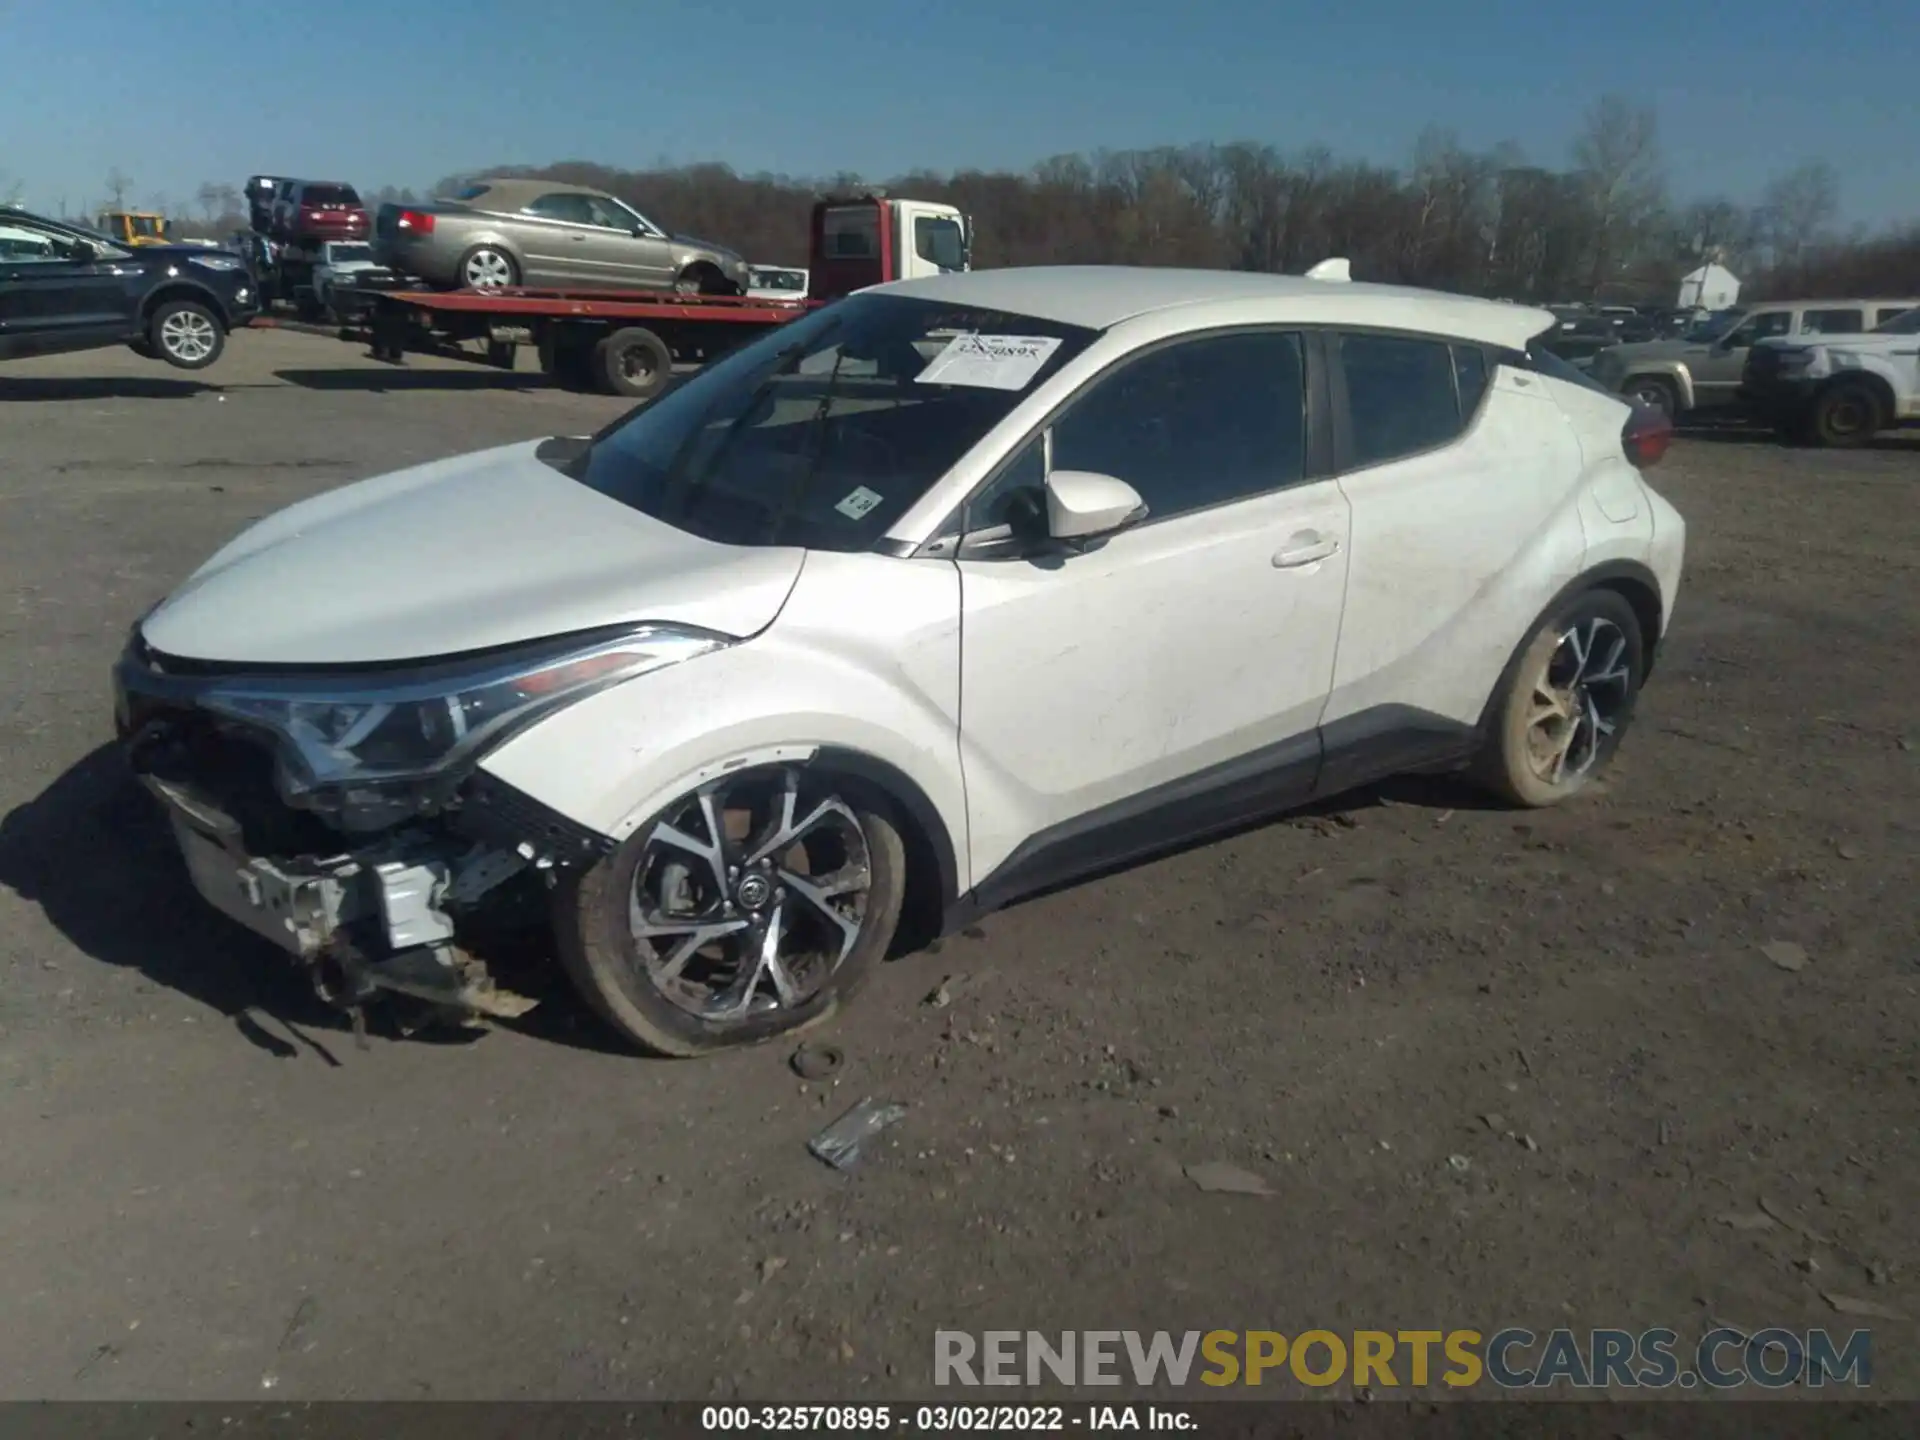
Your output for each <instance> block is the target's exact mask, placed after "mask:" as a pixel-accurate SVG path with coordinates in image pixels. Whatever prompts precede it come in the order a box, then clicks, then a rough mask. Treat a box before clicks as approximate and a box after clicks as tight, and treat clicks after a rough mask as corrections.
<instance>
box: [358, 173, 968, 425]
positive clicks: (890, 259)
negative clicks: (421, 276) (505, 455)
mask: <svg viewBox="0 0 1920 1440" xmlns="http://www.w3.org/2000/svg"><path fill="white" fill-rule="evenodd" d="M810 229H811V238H810V242H809V248H810V251H811V260H810V263H809V267H808V271H809V273H808V281H809V284H808V290H807V292H806V294H805V295H797V296H795V297H794V298H793V299H791V300H773V299H768V298H765V297H759V296H741V295H724V296H723V295H681V294H676V293H673V292H671V291H664V290H663V291H647V290H578V291H571V290H529V289H522V288H505V287H502V288H498V289H491V290H453V291H433V290H426V289H404V288H403V289H383V290H380V291H377V292H376V293H373V294H371V295H368V296H366V297H364V299H365V305H364V313H365V316H366V318H365V321H364V325H365V331H364V333H365V335H366V337H367V340H368V344H369V348H370V349H371V352H372V355H373V358H374V359H376V360H381V361H385V362H387V363H389V364H404V363H405V361H406V356H407V355H408V354H409V353H413V354H430V355H442V356H447V357H450V358H454V359H461V360H472V361H477V362H479V363H481V364H485V365H490V366H493V367H495V368H497V369H502V370H511V369H513V368H514V366H515V364H516V362H517V359H518V352H519V347H520V346H522V345H531V346H533V347H535V348H536V349H537V351H538V352H539V356H540V368H541V369H542V370H543V371H545V372H546V373H547V374H548V375H550V376H552V377H553V378H554V379H555V380H557V381H558V382H559V383H560V384H562V385H564V386H566V387H568V388H569V389H577V390H593V391H598V392H600V393H602V394H607V395H623V396H627V397H628V398H630V399H635V400H651V399H653V398H654V397H655V396H657V395H659V394H660V392H661V391H663V390H665V389H666V388H667V386H668V385H669V384H671V383H672V380H673V367H674V366H675V365H677V364H678V365H687V364H705V363H706V362H707V361H710V360H712V359H714V358H716V357H718V356H720V355H723V354H725V353H726V352H727V351H729V350H732V349H734V348H735V347H736V346H739V345H741V344H743V343H745V342H746V341H749V340H753V339H756V338H757V337H759V336H761V335H763V334H765V333H766V332H767V331H769V330H772V329H774V328H776V327H777V326H781V325H785V324H787V323H788V322H789V321H792V320H796V319H798V318H799V317H800V316H802V315H806V314H808V313H810V312H811V311H813V310H816V309H818V308H819V307H820V306H822V305H826V304H830V303H831V302H832V301H834V300H837V299H839V298H840V297H841V296H843V295H848V294H851V293H852V292H853V291H855V290H859V289H864V288H865V287H867V286H869V285H881V284H885V283H886V282H888V281H890V280H907V279H912V278H914V277H916V276H922V275H938V274H942V273H946V272H950V271H955V270H968V269H971V268H972V265H973V224H972V221H971V219H970V218H969V217H967V216H965V215H962V214H961V213H960V212H959V211H958V210H956V209H955V208H954V207H953V206H951V205H943V204H939V203H936V202H934V201H928V200H903V199H898V198H894V197H890V196H889V195H887V193H886V192H885V191H883V190H871V191H866V192H864V193H860V194H854V195H833V196H826V197H823V198H821V199H820V200H818V201H816V202H815V204H814V207H813V214H812V219H811V222H810ZM343 333H344V334H347V335H353V334H355V333H356V332H353V331H347V332H343ZM476 342H478V343H479V344H481V345H483V346H484V349H483V350H479V351H476V350H475V349H472V348H469V347H471V346H473V345H474V344H475V343H476Z"/></svg>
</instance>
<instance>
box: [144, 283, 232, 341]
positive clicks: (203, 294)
mask: <svg viewBox="0 0 1920 1440" xmlns="http://www.w3.org/2000/svg"><path fill="white" fill-rule="evenodd" d="M175 300H191V301H193V302H194V303H196V304H198V305H202V306H205V307H206V308H207V309H208V310H211V311H212V312H213V318H214V319H215V320H217V321H218V322H219V324H220V328H221V329H222V330H231V329H232V328H233V320H232V318H231V317H230V316H229V315H228V314H227V307H226V305H225V304H223V303H222V302H221V299H220V297H219V296H218V295H216V294H214V293H213V291H211V290H209V289H208V288H207V287H206V286H204V285H196V284H195V283H194V282H193V281H191V280H170V281H168V282H167V283H166V284H165V285H161V286H159V287H158V288H156V289H155V290H154V292H153V293H152V294H151V295H149V296H147V298H146V299H145V300H143V301H141V302H140V324H141V328H143V329H144V328H145V327H146V324H147V322H148V321H150V320H152V319H153V317H154V315H155V313H156V312H158V310H159V309H160V307H161V306H162V305H166V304H169V303H170V302H172V301H175Z"/></svg>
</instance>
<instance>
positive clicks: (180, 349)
mask: <svg viewBox="0 0 1920 1440" xmlns="http://www.w3.org/2000/svg"><path fill="white" fill-rule="evenodd" d="M218 342H219V335H218V333H217V332H216V331H215V330H214V326H213V321H211V320H209V319H208V318H207V317H206V316H205V315H202V314H201V313H200V312H199V311H198V310H176V311H174V312H173V313H172V314H171V315H169V316H167V318H166V319H165V320H163V321H161V322H160V343H161V345H163V346H165V347H166V351H167V353H168V354H169V355H171V356H173V357H174V358H175V359H176V360H183V361H186V362H188V363H190V364H191V363H197V362H199V361H201V360H205V359H206V358H207V357H208V356H209V355H211V354H212V353H213V347H214V346H215V345H216V344H217V343H218Z"/></svg>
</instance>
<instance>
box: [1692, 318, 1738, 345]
mask: <svg viewBox="0 0 1920 1440" xmlns="http://www.w3.org/2000/svg"><path fill="white" fill-rule="evenodd" d="M1746 315H1747V312H1746V311H1744V310H1722V311H1721V312H1720V313H1719V314H1717V315H1709V316H1708V317H1707V318H1706V319H1704V320H1702V321H1701V322H1700V323H1699V324H1698V325H1696V326H1694V327H1693V328H1692V329H1691V330H1689V331H1687V333H1686V335H1685V336H1684V337H1682V338H1684V339H1686V340H1690V341H1692V342H1693V343H1695V344H1698V345H1711V344H1712V343H1713V342H1714V341H1715V340H1718V339H1719V338H1720V337H1721V336H1722V335H1724V334H1726V333H1727V332H1728V331H1729V330H1731V329H1733V327H1734V326H1735V325H1738V324H1739V323H1740V322H1741V321H1742V320H1744V319H1745V318H1746Z"/></svg>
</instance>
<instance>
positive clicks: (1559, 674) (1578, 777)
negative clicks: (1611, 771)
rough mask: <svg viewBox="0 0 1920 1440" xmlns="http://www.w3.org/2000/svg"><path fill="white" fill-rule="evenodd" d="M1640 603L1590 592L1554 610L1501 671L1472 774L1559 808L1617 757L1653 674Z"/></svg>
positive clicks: (1512, 794)
mask: <svg viewBox="0 0 1920 1440" xmlns="http://www.w3.org/2000/svg"><path fill="white" fill-rule="evenodd" d="M1645 655H1646V652H1645V640H1644V638H1643V637H1642V635H1641V633H1640V622H1639V619H1638V618H1637V617H1636V616H1635V615H1634V613H1633V607H1632V606H1631V605H1629V604H1627V602H1626V601H1625V600H1624V599H1623V598H1622V597H1621V596H1619V595H1618V594H1616V593H1615V592H1613V591H1611V590H1589V591H1587V592H1586V593H1584V594H1582V595H1578V596H1576V597H1575V598H1574V599H1572V600H1570V601H1568V602H1567V603H1566V604H1565V605H1563V606H1561V607H1560V609H1559V610H1558V611H1556V612H1555V613H1554V614H1553V615H1551V616H1549V617H1548V618H1547V620H1546V622H1545V623H1544V624H1542V625H1541V626H1540V628H1539V629H1538V630H1536V631H1535V632H1534V635H1533V638H1532V639H1531V640H1530V641H1528V643H1527V648H1526V649H1525V650H1524V651H1523V652H1521V655H1520V658H1519V660H1518V661H1517V662H1516V663H1515V664H1514V665H1513V666H1512V667H1511V669H1510V670H1509V673H1508V674H1507V675H1506V676H1505V677H1503V679H1502V686H1503V690H1502V693H1501V694H1500V696H1499V697H1498V699H1497V704H1496V705H1495V707H1494V709H1493V712H1492V715H1491V717H1490V722H1491V723H1490V724H1489V725H1488V727H1487V735H1486V739H1485V741H1484V748H1483V749H1482V751H1481V754H1480V756H1479V759H1478V761H1477V762H1476V765H1475V771H1476V774H1477V776H1478V778H1479V779H1480V781H1481V783H1482V784H1484V785H1485V786H1486V787H1487V788H1488V789H1489V790H1492V791H1493V792H1494V793H1495V794H1497V795H1499V796H1501V797H1502V798H1503V799H1506V800H1508V801H1511V802H1512V803H1514V804H1516V805H1524V806H1527V807H1529V808H1537V807H1541V806H1547V805H1558V804H1559V803H1561V802H1562V801H1563V800H1569V799H1571V798H1572V797H1573V796H1575V795H1577V794H1579V793H1580V791H1582V790H1583V789H1585V788H1586V787H1587V784H1588V783H1589V782H1590V781H1591V780H1593V778H1594V777H1595V776H1597V775H1599V774H1600V773H1601V771H1603V770H1604V769H1605V768H1606V766H1607V763H1608V762H1609V761H1610V760H1612V758H1613V753H1614V751H1615V749H1616V748H1618V746H1619V744H1620V740H1621V737H1622V736H1624V735H1625V734H1626V731H1627V726H1628V725H1629V724H1630V723H1631V722H1632V720H1633V711H1634V704H1635V702H1636V701H1637V700H1638V699H1639V695H1640V682H1641V680H1642V678H1643V677H1644V676H1645V675H1646V658H1645Z"/></svg>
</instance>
